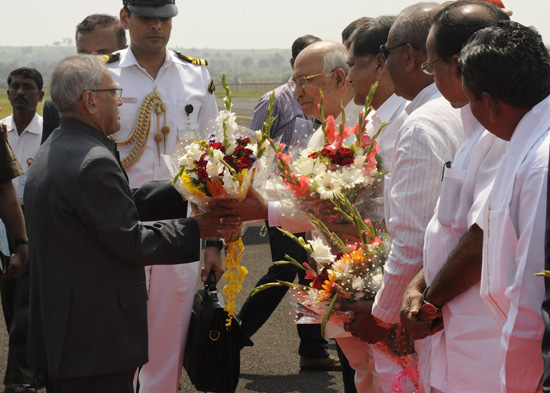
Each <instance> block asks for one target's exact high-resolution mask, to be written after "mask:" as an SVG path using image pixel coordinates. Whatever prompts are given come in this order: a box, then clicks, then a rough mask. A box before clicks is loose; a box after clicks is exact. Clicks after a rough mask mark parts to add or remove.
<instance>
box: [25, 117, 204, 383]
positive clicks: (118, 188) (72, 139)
mask: <svg viewBox="0 0 550 393" xmlns="http://www.w3.org/2000/svg"><path fill="white" fill-rule="evenodd" d="M133 195H135V198H136V199H135V201H134V199H133ZM181 201H182V199H181V197H180V196H179V195H177V192H175V190H173V189H171V187H170V186H169V185H164V186H163V187H161V188H160V189H159V188H155V187H154V185H152V184H146V185H145V187H143V188H141V189H140V190H138V191H137V192H136V193H134V194H133V193H132V191H131V189H130V187H129V186H128V181H127V178H126V174H125V172H124V170H123V169H122V167H121V165H120V162H119V161H118V159H117V157H116V145H115V143H114V142H113V141H112V140H110V139H108V138H107V137H105V136H104V135H102V134H100V133H99V132H98V131H96V130H95V129H93V128H92V127H90V126H88V125H86V124H84V123H81V122H79V121H76V120H71V119H62V121H61V126H60V130H59V131H58V132H55V133H54V134H53V135H51V136H50V138H48V140H47V141H46V142H45V143H44V145H42V146H41V148H40V149H39V151H38V153H37V154H36V156H35V157H34V161H33V165H32V167H31V168H30V171H29V174H28V179H27V184H26V189H25V210H26V212H25V213H26V214H25V216H26V219H27V224H28V228H30V231H29V241H30V243H29V247H30V253H32V255H33V258H32V261H31V294H30V295H31V305H30V327H29V339H28V361H29V363H30V364H32V365H35V366H39V367H44V368H47V369H48V373H49V374H50V375H52V376H54V377H59V378H69V377H80V376H91V375H100V374H107V373H114V372H119V371H124V370H129V369H132V368H134V367H136V368H137V367H138V366H140V365H142V364H144V363H146V362H147V360H148V358H147V308H146V300H147V290H146V287H145V273H144V269H143V266H144V265H148V264H151V263H153V262H154V263H158V262H159V261H160V262H161V263H163V264H178V263H185V262H193V261H196V260H197V259H199V257H200V255H199V253H200V252H199V228H198V225H197V223H196V221H195V220H194V219H191V218H182V219H174V220H169V221H163V222H161V223H156V224H154V225H144V224H143V223H142V222H141V219H143V220H153V219H158V218H162V219H165V218H170V217H171V216H173V215H174V212H170V211H168V210H169V209H170V208H175V214H184V209H185V206H184V204H183V203H181ZM178 202H179V203H178Z"/></svg>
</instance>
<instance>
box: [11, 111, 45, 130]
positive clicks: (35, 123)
mask: <svg viewBox="0 0 550 393" xmlns="http://www.w3.org/2000/svg"><path fill="white" fill-rule="evenodd" d="M39 119H40V115H39V114H38V113H35V114H34V116H33V118H32V120H31V122H30V123H29V125H28V126H27V128H25V129H24V130H23V132H25V131H27V132H29V133H31V134H38V135H39V134H41V133H42V125H41V124H40V123H39ZM5 124H6V126H7V127H8V132H12V131H13V132H17V126H16V125H15V120H13V115H11V116H9V119H6V121H5ZM23 132H22V133H21V134H23Z"/></svg>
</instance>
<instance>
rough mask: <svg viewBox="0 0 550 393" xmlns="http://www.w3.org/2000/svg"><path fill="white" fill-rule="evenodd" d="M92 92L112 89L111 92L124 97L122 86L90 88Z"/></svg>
mask: <svg viewBox="0 0 550 393" xmlns="http://www.w3.org/2000/svg"><path fill="white" fill-rule="evenodd" d="M89 91H91V92H92V93H97V92H100V91H110V92H111V93H115V94H114V95H116V96H117V97H118V98H122V87H113V88H112V89H90V90H89Z"/></svg>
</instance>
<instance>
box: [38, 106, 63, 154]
mask: <svg viewBox="0 0 550 393" xmlns="http://www.w3.org/2000/svg"><path fill="white" fill-rule="evenodd" d="M60 121H61V119H60V117H59V111H58V110H57V107H56V106H55V104H54V103H53V101H52V99H51V98H48V99H47V100H46V102H44V110H43V111H42V140H41V142H40V143H41V144H42V143H44V142H45V141H46V139H48V137H49V136H50V135H51V133H52V132H53V130H55V129H56V128H57V127H59V122H60Z"/></svg>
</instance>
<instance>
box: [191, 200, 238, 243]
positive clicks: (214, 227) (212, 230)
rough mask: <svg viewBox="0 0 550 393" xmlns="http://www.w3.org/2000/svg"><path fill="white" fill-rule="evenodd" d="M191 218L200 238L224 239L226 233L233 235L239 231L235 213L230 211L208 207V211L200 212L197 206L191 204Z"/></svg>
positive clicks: (212, 206) (213, 206)
mask: <svg viewBox="0 0 550 393" xmlns="http://www.w3.org/2000/svg"><path fill="white" fill-rule="evenodd" d="M191 217H192V218H194V219H195V220H196V221H197V223H198V224H199V229H200V232H201V238H205V237H215V238H220V237H225V235H226V234H227V233H234V232H236V231H238V229H239V224H238V222H239V220H238V215H237V212H236V211H235V210H232V209H225V208H222V207H218V206H216V205H209V207H208V210H206V211H202V212H201V211H199V208H198V207H197V205H195V204H194V203H191ZM229 218H235V220H233V221H232V220H230V219H229Z"/></svg>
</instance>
